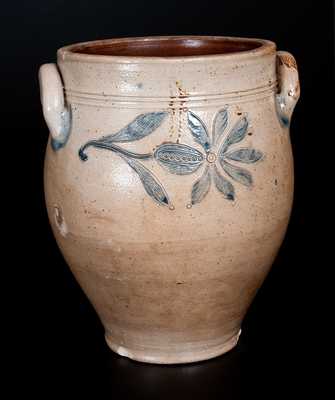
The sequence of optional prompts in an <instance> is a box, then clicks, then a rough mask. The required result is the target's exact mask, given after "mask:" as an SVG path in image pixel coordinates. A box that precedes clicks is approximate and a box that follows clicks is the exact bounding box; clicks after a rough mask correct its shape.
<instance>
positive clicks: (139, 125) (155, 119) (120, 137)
mask: <svg viewBox="0 0 335 400" xmlns="http://www.w3.org/2000/svg"><path fill="white" fill-rule="evenodd" d="M166 115H167V112H151V113H146V114H141V115H139V116H137V117H136V118H135V119H134V120H133V121H132V122H131V123H130V124H128V125H126V126H125V127H124V128H122V129H121V130H120V131H119V132H117V133H115V134H113V135H109V136H103V137H102V138H101V139H100V141H102V142H103V143H125V142H132V141H135V140H140V139H142V138H144V137H146V136H148V135H150V133H152V132H153V131H154V130H155V129H157V128H158V127H159V126H160V125H161V123H162V122H163V120H164V118H165V117H166Z"/></svg>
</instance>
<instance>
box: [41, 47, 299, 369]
mask: <svg viewBox="0 0 335 400" xmlns="http://www.w3.org/2000/svg"><path fill="white" fill-rule="evenodd" d="M263 58H264V57H263ZM266 58H267V59H266V65H267V66H268V69H267V70H266V73H265V74H267V76H266V77H264V76H263V77H261V78H256V77H255V74H256V73H257V71H255V70H254V69H252V68H251V70H249V73H250V74H251V75H250V80H251V81H254V80H255V79H262V81H264V80H265V79H266V80H267V81H268V82H267V84H268V86H266V85H261V86H257V85H254V87H253V88H251V89H250V88H246V90H245V91H243V90H242V89H243V88H242V89H241V88H237V90H230V91H229V90H228V91H225V90H221V89H220V88H221V87H226V86H229V85H234V83H232V82H228V81H229V74H228V72H227V71H230V70H231V68H232V65H233V63H232V62H231V60H230V61H229V62H228V61H225V60H224V59H222V60H217V61H216V62H214V63H212V64H208V62H207V61H206V60H203V61H197V62H195V64H194V65H192V64H191V62H188V63H186V66H185V65H183V63H179V64H178V67H176V66H175V65H172V66H171V63H170V64H167V65H166V64H164V63H163V64H162V65H159V66H158V65H157V62H156V64H155V63H154V64H153V66H151V65H150V64H149V63H147V64H145V66H143V65H141V63H136V62H134V63H131V64H122V63H121V64H118V65H116V64H111V63H103V62H101V63H96V64H94V63H93V64H92V65H90V63H89V62H88V63H87V64H86V65H83V63H82V62H79V61H75V62H74V61H71V62H70V61H67V60H66V59H65V60H64V59H60V60H59V67H60V70H61V73H62V76H63V79H64V84H65V90H66V96H67V102H68V103H67V104H68V107H69V109H71V132H70V134H69V137H68V138H67V140H66V143H65V144H64V145H61V146H57V143H56V145H55V143H52V138H51V139H50V142H51V143H49V144H48V146H47V152H46V160H45V194H46V204H47V209H48V215H49V219H50V222H51V226H52V229H53V232H54V235H55V238H56V240H57V243H58V245H59V247H60V249H61V251H62V253H63V255H64V257H65V260H66V261H67V263H68V265H69V266H70V268H71V270H72V272H73V274H74V276H75V277H76V279H77V280H78V282H79V284H80V285H81V287H82V288H83V290H84V291H85V293H86V294H87V296H88V298H89V299H90V301H91V302H92V304H93V306H94V308H95V309H96V311H97V313H98V315H99V317H100V318H101V321H102V323H103V325H104V327H105V331H106V340H107V343H108V344H109V346H110V347H111V348H112V349H113V350H114V351H116V352H117V353H119V354H120V355H124V356H127V357H130V358H133V359H136V360H140V361H146V362H154V363H182V362H191V361H199V360H203V359H208V358H211V357H214V356H217V355H219V354H222V353H224V352H226V351H228V350H230V349H231V348H232V347H234V346H235V344H236V343H237V340H238V337H239V334H240V327H241V322H242V320H243V317H244V315H245V313H246V311H247V309H248V307H249V305H250V303H251V301H252V299H253V298H254V296H255V294H256V291H257V289H258V288H259V287H260V285H261V284H262V282H263V280H264V278H265V277H266V274H267V272H268V271H269V268H270V267H271V264H272V262H273V260H274V258H275V256H276V254H277V251H278V249H279V247H280V245H281V243H282V240H283V237H284V234H285V231H286V228H287V224H288V221H289V216H290V211H291V206H292V197H293V162H292V152H291V145H290V138H289V132H288V128H287V126H284V125H283V124H282V123H281V121H280V118H278V109H277V97H276V93H275V85H276V75H275V74H276V71H275V62H276V61H275V58H276V56H275V54H270V55H267V56H266ZM262 60H263V59H262ZM249 62H250V61H249V60H246V61H243V63H245V64H246V65H249V64H248V63H249ZM261 62H263V61H261ZM176 63H177V62H176ZM225 63H228V64H229V66H228V67H226V64H225ZM253 63H254V64H255V65H256V64H257V61H253ZM237 64H238V66H239V67H241V62H239V63H237ZM199 65H200V68H198V67H199ZM88 66H89V67H90V69H89V68H88ZM196 68H198V70H199V69H200V70H201V71H200V72H198V73H197V74H198V75H197V74H196V73H194V78H192V71H195V69H196ZM92 70H93V72H90V71H92ZM90 73H93V75H94V77H92V76H91V79H90V78H89V75H90ZM225 73H227V74H228V75H227V78H225V77H224V75H225ZM247 73H248V71H247ZM199 74H200V75H201V83H199V82H200V79H199ZM215 74H217V77H215ZM241 74H243V72H241ZM108 76H111V79H110V80H107V77H108ZM162 76H164V79H163V81H164V82H162V81H161V77H162ZM237 76H238V75H237ZM269 76H270V78H269ZM149 77H150V79H149ZM106 82H107V83H106ZM206 82H208V87H209V90H208V93H206ZM85 85H89V86H90V87H91V88H90V90H89V94H87V92H88V89H87V88H86V89H85V88H83V87H84V86H85ZM199 85H200V86H201V88H199ZM236 85H238V83H236ZM106 86H107V90H106ZM150 87H154V89H150ZM216 87H217V88H219V89H218V90H217V91H215V90H214V89H215V88H216ZM146 88H147V89H146ZM141 90H143V91H144V94H141ZM145 90H148V92H145ZM150 90H152V92H150Z"/></svg>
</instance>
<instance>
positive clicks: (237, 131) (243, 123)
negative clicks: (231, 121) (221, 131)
mask: <svg viewBox="0 0 335 400" xmlns="http://www.w3.org/2000/svg"><path fill="white" fill-rule="evenodd" d="M247 129H248V120H247V119H246V117H243V118H241V119H240V120H239V121H238V122H237V123H236V124H235V125H234V127H233V129H232V130H231V131H230V132H229V133H228V135H227V137H226V138H225V140H224V141H223V143H222V145H221V148H220V150H219V155H222V154H224V153H225V152H226V151H227V149H228V147H230V146H231V145H232V144H235V143H239V142H240V141H241V140H243V139H244V138H245V136H246V134H247Z"/></svg>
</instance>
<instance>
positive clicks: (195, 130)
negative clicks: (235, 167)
mask: <svg viewBox="0 0 335 400" xmlns="http://www.w3.org/2000/svg"><path fill="white" fill-rule="evenodd" d="M187 120H188V127H189V128H190V130H191V133H192V136H193V138H194V140H195V141H196V142H197V143H199V144H201V146H202V147H203V148H204V149H205V151H207V150H209V149H210V148H211V139H210V137H209V135H208V132H207V129H206V126H205V124H204V123H203V122H202V121H201V119H200V118H199V117H198V116H197V115H195V114H194V113H193V112H192V111H189V112H188V113H187Z"/></svg>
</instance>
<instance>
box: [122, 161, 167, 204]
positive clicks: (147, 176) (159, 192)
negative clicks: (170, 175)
mask: <svg viewBox="0 0 335 400" xmlns="http://www.w3.org/2000/svg"><path fill="white" fill-rule="evenodd" d="M121 157H122V158H123V159H124V160H125V161H126V162H127V163H128V165H129V166H130V167H131V168H132V169H133V170H134V171H135V172H136V173H137V175H138V176H139V178H140V179H141V182H142V184H143V186H144V189H145V191H146V192H147V193H148V195H149V196H150V197H151V198H152V199H153V200H155V201H156V202H157V203H158V204H160V205H164V206H169V205H170V200H169V196H168V194H167V193H166V191H165V190H164V188H163V185H162V184H161V183H159V181H158V179H157V178H155V176H154V175H153V174H152V173H151V172H150V171H149V170H148V169H147V168H146V167H144V166H143V165H142V164H141V163H139V162H138V161H136V160H134V159H132V158H129V157H125V156H124V155H121Z"/></svg>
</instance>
